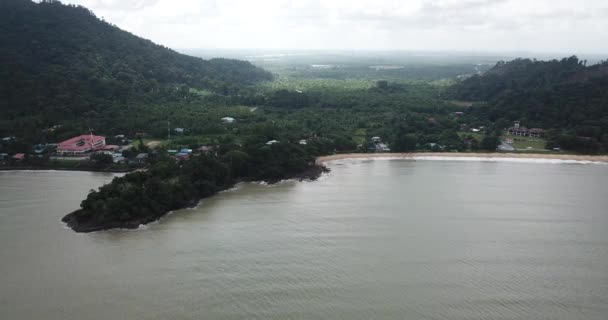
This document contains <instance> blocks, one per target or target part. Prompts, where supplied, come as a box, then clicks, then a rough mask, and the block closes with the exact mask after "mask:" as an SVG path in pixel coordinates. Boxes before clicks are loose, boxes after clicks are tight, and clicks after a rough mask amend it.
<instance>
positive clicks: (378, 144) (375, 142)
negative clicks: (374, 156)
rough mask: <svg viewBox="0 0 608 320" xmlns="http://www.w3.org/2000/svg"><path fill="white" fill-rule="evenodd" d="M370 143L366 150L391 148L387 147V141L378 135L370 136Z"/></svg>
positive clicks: (380, 150) (383, 150)
mask: <svg viewBox="0 0 608 320" xmlns="http://www.w3.org/2000/svg"><path fill="white" fill-rule="evenodd" d="M370 141H371V145H370V146H369V148H368V150H369V151H373V152H389V151H391V149H390V148H389V147H388V144H387V143H384V142H382V139H381V138H380V137H372V138H371V139H370Z"/></svg>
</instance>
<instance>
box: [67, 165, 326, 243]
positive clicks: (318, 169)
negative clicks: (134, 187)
mask: <svg viewBox="0 0 608 320" xmlns="http://www.w3.org/2000/svg"><path fill="white" fill-rule="evenodd" d="M325 172H329V169H327V168H326V167H325V166H323V165H319V164H316V165H313V166H311V167H309V168H307V169H306V170H304V171H302V172H300V173H297V174H292V175H286V176H283V177H281V178H280V179H271V180H236V181H233V182H232V183H231V184H230V185H227V186H225V187H224V188H221V189H218V190H216V191H215V192H213V193H212V194H210V195H208V196H202V197H194V198H192V199H189V200H188V201H186V202H184V203H182V204H181V205H179V206H176V207H173V208H171V209H170V210H167V211H162V212H148V213H147V214H145V215H142V216H138V217H133V218H131V219H126V220H124V219H122V218H121V217H113V218H112V219H106V220H97V219H96V218H97V217H96V216H91V215H88V214H87V213H86V212H84V211H83V210H82V208H81V209H78V210H75V211H73V212H71V213H68V214H67V215H65V216H64V217H63V218H62V219H61V221H62V222H64V223H65V224H66V225H67V226H68V227H69V228H71V229H72V230H74V231H76V232H78V233H88V232H95V231H103V230H110V229H138V228H139V227H140V226H142V225H147V224H149V223H151V222H155V221H158V220H159V219H160V218H162V217H163V216H165V215H166V214H168V213H169V212H172V211H176V210H181V209H187V208H194V207H196V206H197V205H198V204H199V203H200V201H201V200H203V199H205V198H209V197H212V196H214V195H215V194H217V193H220V192H222V191H226V190H229V189H232V188H234V187H235V186H236V185H237V184H238V183H242V182H260V181H264V182H266V183H268V184H275V183H279V182H280V181H283V180H291V179H295V180H298V181H304V180H308V181H315V180H317V179H318V178H319V177H320V176H321V175H322V174H323V173H325Z"/></svg>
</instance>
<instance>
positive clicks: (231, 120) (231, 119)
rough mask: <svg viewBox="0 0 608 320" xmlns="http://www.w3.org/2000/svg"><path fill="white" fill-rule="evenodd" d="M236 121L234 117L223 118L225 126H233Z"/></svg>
mask: <svg viewBox="0 0 608 320" xmlns="http://www.w3.org/2000/svg"><path fill="white" fill-rule="evenodd" d="M234 121H235V119H234V118H232V117H223V118H222V123H223V124H231V123H234Z"/></svg>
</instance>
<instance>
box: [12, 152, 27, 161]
mask: <svg viewBox="0 0 608 320" xmlns="http://www.w3.org/2000/svg"><path fill="white" fill-rule="evenodd" d="M13 159H16V160H23V159H25V153H17V154H15V155H13Z"/></svg>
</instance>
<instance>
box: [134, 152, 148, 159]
mask: <svg viewBox="0 0 608 320" xmlns="http://www.w3.org/2000/svg"><path fill="white" fill-rule="evenodd" d="M147 157H148V154H147V153H140V154H138V155H137V156H136V157H135V158H137V159H145V158H147Z"/></svg>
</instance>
